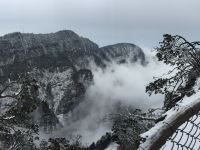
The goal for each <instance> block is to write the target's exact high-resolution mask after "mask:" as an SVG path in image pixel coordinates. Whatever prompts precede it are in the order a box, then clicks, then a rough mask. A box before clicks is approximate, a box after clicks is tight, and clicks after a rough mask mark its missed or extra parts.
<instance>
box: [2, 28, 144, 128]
mask: <svg viewBox="0 0 200 150" xmlns="http://www.w3.org/2000/svg"><path fill="white" fill-rule="evenodd" d="M91 61H92V62H94V63H95V64H96V65H97V66H99V67H106V65H107V64H108V63H110V62H113V61H114V62H117V63H126V62H130V63H134V62H136V61H138V62H140V63H141V64H144V63H145V55H144V53H143V51H142V50H141V49H140V48H139V47H137V46H136V45H134V44H128V43H120V44H115V45H111V46H106V47H102V48H99V47H98V45H97V44H95V43H93V42H92V41H90V40H89V39H87V38H83V37H80V36H79V35H77V34H76V33H74V32H73V31H70V30H63V31H59V32H56V33H50V34H32V33H31V34H24V33H19V32H16V33H11V34H7V35H5V36H2V37H0V81H5V80H7V79H11V80H17V79H18V78H19V76H27V75H28V76H32V77H33V78H35V79H36V80H37V81H38V84H39V87H40V88H39V98H40V100H41V101H44V102H45V103H43V105H42V106H41V107H40V111H39V112H40V113H42V114H44V116H46V118H52V119H53V120H54V121H53V122H52V124H53V126H55V123H59V121H58V120H57V119H56V115H59V114H67V113H68V112H70V111H72V110H73V109H74V108H75V107H76V106H77V105H78V104H79V103H80V102H81V101H82V100H83V99H84V94H85V91H86V89H87V87H88V86H90V85H91V84H92V82H93V74H92V71H91V70H90V67H89V64H90V62H91ZM43 109H44V110H43ZM43 120H45V119H43ZM46 120H48V119H46ZM44 124H48V123H47V122H43V123H41V126H44ZM44 128H45V127H44Z"/></svg>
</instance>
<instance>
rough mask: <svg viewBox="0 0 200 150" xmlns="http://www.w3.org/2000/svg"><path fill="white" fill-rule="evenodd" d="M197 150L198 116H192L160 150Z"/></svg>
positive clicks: (199, 138)
mask: <svg viewBox="0 0 200 150" xmlns="http://www.w3.org/2000/svg"><path fill="white" fill-rule="evenodd" d="M183 149H185V150H199V149H200V114H199V113H198V114H196V115H194V116H192V117H191V118H190V119H189V120H188V121H186V122H185V123H184V124H182V125H181V126H180V127H179V128H178V129H177V130H176V131H175V132H174V134H173V135H172V136H171V137H170V138H169V139H167V142H166V144H165V145H164V146H163V147H162V148H161V150H183Z"/></svg>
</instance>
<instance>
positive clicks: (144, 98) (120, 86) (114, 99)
mask: <svg viewBox="0 0 200 150" xmlns="http://www.w3.org/2000/svg"><path fill="white" fill-rule="evenodd" d="M147 59H148V64H147V65H146V66H142V65H141V64H139V63H135V64H116V63H112V64H110V65H109V66H108V67H107V68H106V69H101V68H95V69H93V74H94V84H93V85H91V86H90V87H89V88H88V89H87V92H86V98H85V101H83V102H82V103H81V104H80V105H79V106H78V107H77V108H76V109H75V110H74V111H73V112H72V114H71V115H72V116H71V117H69V118H70V119H69V118H68V119H67V120H66V122H65V123H64V124H65V125H64V126H65V127H64V129H63V130H62V131H61V132H62V134H63V133H66V134H69V133H71V134H72V135H76V134H80V135H81V136H82V142H83V143H88V144H90V143H91V142H93V141H97V140H98V139H99V138H100V137H101V136H102V135H103V134H105V132H107V131H110V127H111V124H110V123H109V122H105V121H104V118H105V116H106V115H108V114H109V113H112V112H114V111H115V106H116V105H117V104H123V105H127V106H132V107H133V108H139V109H141V110H143V111H146V110H148V109H149V108H155V107H161V106H162V104H163V99H164V97H163V95H152V96H151V97H149V95H148V94H147V93H145V87H146V85H148V83H149V82H151V81H153V77H154V76H160V75H162V74H163V73H165V72H166V71H167V69H168V68H166V66H163V64H162V63H161V62H157V61H156V60H155V59H154V58H153V57H150V58H147Z"/></svg>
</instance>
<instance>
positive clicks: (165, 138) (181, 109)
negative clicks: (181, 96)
mask: <svg viewBox="0 0 200 150" xmlns="http://www.w3.org/2000/svg"><path fill="white" fill-rule="evenodd" d="M187 101H188V99H186V100H185V101H184V102H183V103H182V101H181V102H179V103H178V104H177V105H176V106H175V107H174V108H172V109H171V110H169V111H167V112H166V113H164V114H163V115H164V119H163V120H162V121H159V122H158V123H157V124H155V126H154V127H152V128H151V129H150V130H149V131H147V132H145V133H143V134H141V143H140V145H139V148H138V149H139V150H159V149H160V150H200V98H198V99H194V100H193V101H191V102H188V103H187V104H186V102H187Z"/></svg>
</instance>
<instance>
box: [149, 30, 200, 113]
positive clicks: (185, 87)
mask: <svg viewBox="0 0 200 150" xmlns="http://www.w3.org/2000/svg"><path fill="white" fill-rule="evenodd" d="M156 52H157V54H156V56H157V58H158V60H159V61H163V62H164V63H165V64H167V65H171V66H172V68H173V69H172V70H171V71H169V72H168V73H167V74H166V75H164V76H162V77H161V78H157V79H156V80H155V81H154V82H152V83H150V84H149V85H148V86H147V87H146V91H147V92H148V93H149V94H150V95H151V94H152V93H153V92H154V93H155V94H156V93H162V94H165V96H166V99H165V104H164V106H165V108H166V109H167V110H168V109H170V108H172V107H173V106H174V105H175V104H176V102H177V101H179V100H181V99H182V98H183V97H184V96H185V95H188V96H190V95H191V94H193V93H194V91H193V88H192V87H193V86H194V85H195V82H196V80H197V77H199V75H200V42H189V41H187V40H186V39H185V38H183V37H181V36H178V35H175V36H172V35H169V34H165V35H164V39H163V41H162V42H160V47H158V48H156Z"/></svg>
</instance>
